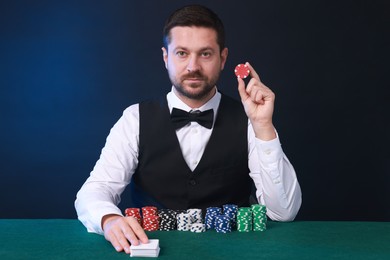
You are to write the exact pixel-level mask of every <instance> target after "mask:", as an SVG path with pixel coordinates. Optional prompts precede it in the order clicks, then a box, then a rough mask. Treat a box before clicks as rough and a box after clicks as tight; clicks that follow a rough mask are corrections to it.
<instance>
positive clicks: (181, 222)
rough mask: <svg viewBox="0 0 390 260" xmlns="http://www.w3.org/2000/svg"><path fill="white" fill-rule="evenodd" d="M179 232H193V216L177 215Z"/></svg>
mask: <svg viewBox="0 0 390 260" xmlns="http://www.w3.org/2000/svg"><path fill="white" fill-rule="evenodd" d="M177 230H179V231H190V230H191V216H190V214H188V213H180V214H178V215H177Z"/></svg>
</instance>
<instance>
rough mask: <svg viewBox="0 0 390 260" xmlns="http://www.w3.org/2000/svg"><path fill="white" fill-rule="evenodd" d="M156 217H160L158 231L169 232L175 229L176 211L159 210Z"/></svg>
mask: <svg viewBox="0 0 390 260" xmlns="http://www.w3.org/2000/svg"><path fill="white" fill-rule="evenodd" d="M157 215H158V216H159V217H160V226H159V230H162V231H169V230H175V229H176V222H177V221H176V216H177V212H176V211H174V210H172V209H160V210H159V211H158V213H157Z"/></svg>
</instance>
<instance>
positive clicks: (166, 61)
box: [161, 47, 168, 69]
mask: <svg viewBox="0 0 390 260" xmlns="http://www.w3.org/2000/svg"><path fill="white" fill-rule="evenodd" d="M161 50H162V52H163V60H164V63H165V68H166V69H167V68H168V50H167V49H165V47H162V48H161Z"/></svg>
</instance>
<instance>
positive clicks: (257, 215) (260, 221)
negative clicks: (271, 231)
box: [251, 204, 267, 231]
mask: <svg viewBox="0 0 390 260" xmlns="http://www.w3.org/2000/svg"><path fill="white" fill-rule="evenodd" d="M251 209H252V215H253V231H265V230H266V229H267V215H266V213H267V208H266V207H265V206H264V205H259V204H253V205H252V206H251Z"/></svg>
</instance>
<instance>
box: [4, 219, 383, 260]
mask: <svg viewBox="0 0 390 260" xmlns="http://www.w3.org/2000/svg"><path fill="white" fill-rule="evenodd" d="M147 234H148V236H149V238H157V239H160V247H161V251H160V256H159V258H158V259H184V260H187V259H203V260H206V259H243V260H244V259H311V260H316V259H350V260H353V259H365V260H367V259H390V222H322V221H318V222H317V221H295V222H289V223H280V222H268V229H267V230H266V231H265V232H253V231H252V232H247V233H243V232H238V231H234V232H231V233H227V234H221V233H217V232H215V231H207V232H204V233H191V232H184V231H153V232H147ZM128 258H129V255H126V254H125V253H117V252H116V251H115V250H114V249H113V248H112V246H111V244H109V243H108V242H107V241H106V240H105V239H104V237H103V236H100V235H97V234H92V233H88V232H87V231H86V229H85V228H84V226H82V224H81V223H80V222H78V221H77V220H75V219H31V220H29V219H0V259H128ZM132 259H136V258H135V257H134V258H132ZM137 259H138V258H137ZM139 259H148V258H139Z"/></svg>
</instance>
